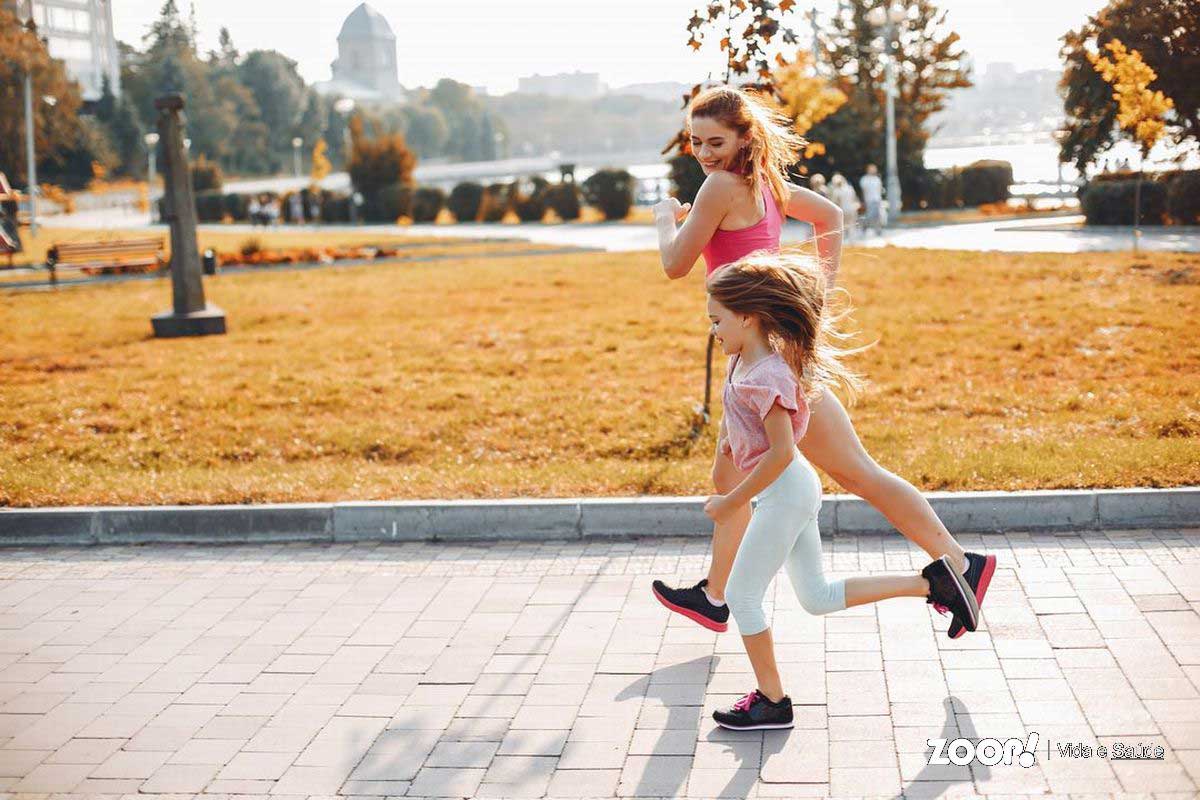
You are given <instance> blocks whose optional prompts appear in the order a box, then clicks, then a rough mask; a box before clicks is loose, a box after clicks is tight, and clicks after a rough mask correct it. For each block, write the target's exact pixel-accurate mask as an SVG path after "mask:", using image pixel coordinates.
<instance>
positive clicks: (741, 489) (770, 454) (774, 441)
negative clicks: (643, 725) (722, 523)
mask: <svg viewBox="0 0 1200 800" xmlns="http://www.w3.org/2000/svg"><path fill="white" fill-rule="evenodd" d="M763 427H764V428H766V431H767V442H768V443H769V444H770V449H769V450H767V453H766V455H764V456H763V457H762V460H761V461H759V462H758V463H757V464H756V465H755V466H754V469H752V470H750V474H749V475H747V476H746V477H745V478H743V479H742V482H741V483H739V484H738V485H737V488H735V489H734V490H733V491H732V492H730V493H729V494H727V495H725V499H726V501H727V502H728V503H729V504H730V505H732V506H733V507H738V506H744V505H749V504H750V498H752V497H754V496H755V495H757V494H759V493H760V492H761V491H762V490H763V489H766V488H767V487H768V486H770V485H771V484H772V483H774V482H775V479H776V478H778V477H779V476H780V475H782V474H783V471H784V470H785V469H787V467H788V464H791V463H792V459H793V458H794V457H795V449H796V442H795V440H794V439H793V438H792V420H791V418H790V417H789V416H788V412H787V410H786V409H784V407H783V406H781V405H779V404H778V403H776V404H775V405H774V406H772V407H771V410H770V411H768V412H767V416H766V417H764V418H763Z"/></svg>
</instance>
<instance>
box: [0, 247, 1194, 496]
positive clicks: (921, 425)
mask: <svg viewBox="0 0 1200 800" xmlns="http://www.w3.org/2000/svg"><path fill="white" fill-rule="evenodd" d="M1198 275H1200V257H1198V256H1194V255H1144V256H1141V257H1139V258H1136V259H1135V258H1134V257H1132V256H1129V255H1122V254H1089V255H1076V256H1061V255H1002V254H995V253H959V252H941V251H920V250H895V249H885V250H876V251H862V250H849V251H847V254H846V257H845V261H844V265H843V278H844V282H845V285H846V286H847V287H848V288H849V290H850V291H851V292H852V295H853V299H854V302H855V303H856V305H857V307H858V311H857V313H856V323H857V326H858V327H859V328H860V329H861V330H862V334H863V337H864V338H865V339H869V340H876V339H877V340H878V344H877V346H875V347H874V348H872V349H871V350H869V351H868V352H866V353H865V354H863V355H861V356H859V357H858V358H857V360H856V363H857V365H858V366H859V367H860V368H861V370H862V371H863V372H864V373H865V374H866V375H867V376H868V377H869V378H870V379H871V380H872V385H871V387H870V388H869V390H868V392H867V394H866V397H865V398H864V400H863V401H862V402H861V403H860V404H859V406H858V407H857V408H855V409H852V412H851V413H852V416H853V417H854V418H855V420H856V423H857V426H858V429H859V432H860V433H861V435H862V437H863V439H864V441H865V442H866V444H867V446H868V447H869V449H870V450H871V451H872V452H873V453H874V455H875V456H876V457H877V458H878V459H879V460H880V461H881V462H882V463H883V464H885V465H886V466H888V467H890V468H892V469H894V470H896V471H897V472H899V473H900V474H902V475H905V476H907V477H908V478H910V479H911V480H912V481H913V482H914V483H916V484H917V485H918V486H920V487H922V488H925V489H1025V488H1053V487H1097V486H1100V487H1103V486H1172V485H1184V484H1198V483H1200V457H1198V456H1200V448H1198V447H1197V442H1198V441H1200V412H1198V410H1197V407H1196V398H1197V397H1198V396H1200V334H1198V333H1197V326H1196V325H1195V320H1196V318H1197V311H1198V310H1200V285H1197V276H1198ZM207 291H208V293H209V297H210V298H211V299H212V300H213V301H214V302H216V303H217V304H219V305H221V306H222V307H223V308H225V310H226V311H227V313H228V315H229V327H230V332H229V334H228V335H227V336H224V337H213V338H206V339H186V340H163V341H159V340H155V339H153V338H151V337H150V324H149V317H150V316H151V315H152V314H154V313H156V312H158V311H161V310H162V309H164V308H166V307H167V305H168V304H169V287H168V285H167V284H166V283H165V282H159V281H155V282H136V283H125V284H120V285H113V286H107V287H103V288H88V289H79V290H72V291H63V292H58V293H41V294H24V295H6V296H0V318H2V319H3V320H4V324H3V325H2V326H0V374H2V375H3V379H2V380H0V445H2V446H0V503H4V504H9V505H21V506H23V505H58V504H78V503H105V504H107V503H167V502H180V503H199V502H251V501H301V500H314V501H315V500H332V499H349V498H377V499H383V498H419V497H426V498H428V497H443V498H444V497H506V496H581V495H586V496H596V495H630V494H639V493H670V494H674V493H680V494H691V493H701V492H705V491H707V489H708V485H709V483H708V472H709V459H710V454H711V451H712V447H713V430H712V429H710V430H709V431H708V432H707V433H706V434H705V435H704V436H703V437H701V439H700V440H699V441H698V442H696V443H694V444H692V443H690V442H689V438H688V432H689V427H690V423H691V409H692V408H693V406H694V405H695V404H696V403H697V402H698V400H699V398H700V396H701V391H702V385H701V384H702V377H703V363H702V354H703V347H704V341H705V331H706V319H705V317H704V312H703V288H702V277H701V276H700V274H699V271H697V272H696V273H695V274H693V275H692V276H690V277H689V278H688V279H686V280H684V281H681V282H676V283H672V282H669V281H667V280H666V279H665V278H664V277H663V276H662V274H661V270H660V269H659V267H658V264H657V257H656V256H655V255H653V254H650V253H638V254H582V255H572V256H569V257H556V256H551V257H540V258H534V257H514V258H511V259H508V258H506V259H496V260H482V259H474V260H472V259H469V258H464V259H462V260H461V261H459V260H454V261H449V262H440V263H431V264H410V265H383V264H377V265H372V266H367V267H361V268H353V267H352V268H347V269H339V270H316V271H306V272H281V273H260V274H243V275H223V276H218V277H217V278H215V279H209V280H208V282H207ZM721 371H722V369H721V368H720V367H718V380H719V377H720V375H719V373H720V372H721ZM829 488H833V487H832V486H831V485H829Z"/></svg>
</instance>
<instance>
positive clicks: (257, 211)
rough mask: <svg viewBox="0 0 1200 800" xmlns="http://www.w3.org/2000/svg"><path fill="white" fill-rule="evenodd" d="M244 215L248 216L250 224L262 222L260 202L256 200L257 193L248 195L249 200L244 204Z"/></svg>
mask: <svg viewBox="0 0 1200 800" xmlns="http://www.w3.org/2000/svg"><path fill="white" fill-rule="evenodd" d="M246 216H248V217H250V224H251V225H261V224H262V203H260V202H259V201H258V195H256V194H252V195H250V202H249V203H247V204H246Z"/></svg>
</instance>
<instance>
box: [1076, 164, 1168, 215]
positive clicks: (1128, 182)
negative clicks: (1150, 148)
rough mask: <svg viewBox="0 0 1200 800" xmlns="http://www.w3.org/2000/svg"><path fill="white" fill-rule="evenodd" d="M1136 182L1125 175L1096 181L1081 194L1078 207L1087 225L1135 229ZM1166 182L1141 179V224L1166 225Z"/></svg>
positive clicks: (1154, 178) (1147, 177)
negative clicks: (1119, 226) (1129, 226)
mask: <svg viewBox="0 0 1200 800" xmlns="http://www.w3.org/2000/svg"><path fill="white" fill-rule="evenodd" d="M1136 187H1137V178H1136V177H1129V176H1125V175H1122V176H1120V177H1115V178H1110V177H1105V178H1103V179H1101V180H1093V181H1091V182H1090V183H1088V184H1087V185H1086V186H1084V187H1083V188H1081V189H1080V190H1079V205H1080V207H1081V208H1082V209H1083V215H1084V217H1085V219H1086V220H1087V224H1088V225H1132V224H1133V214H1134V211H1133V207H1134V193H1135V191H1136ZM1166 210H1167V181H1166V180H1162V179H1160V178H1159V177H1158V176H1153V175H1150V176H1146V177H1144V178H1142V202H1141V215H1140V218H1141V224H1142V225H1162V224H1163V223H1165V222H1166Z"/></svg>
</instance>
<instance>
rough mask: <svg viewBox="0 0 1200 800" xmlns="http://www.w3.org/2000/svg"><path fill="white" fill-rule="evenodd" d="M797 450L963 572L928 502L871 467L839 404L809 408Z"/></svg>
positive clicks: (829, 396) (829, 398)
mask: <svg viewBox="0 0 1200 800" xmlns="http://www.w3.org/2000/svg"><path fill="white" fill-rule="evenodd" d="M800 450H801V452H803V453H804V456H805V458H807V459H808V460H809V461H810V462H812V463H813V464H814V465H816V466H817V467H819V468H820V469H822V470H824V471H825V472H826V473H828V475H829V477H831V478H833V479H834V480H835V481H837V483H838V484H839V485H840V486H842V487H843V488H845V489H846V490H847V491H849V492H852V493H854V494H856V495H858V496H859V497H861V498H862V499H863V500H866V501H867V502H868V503H870V504H871V505H872V506H874V507H875V508H876V509H877V510H878V511H879V513H881V514H883V515H884V516H885V517H887V519H888V521H889V522H891V523H892V525H894V526H896V530H898V531H900V533H902V534H904V536H905V537H906V538H908V539H909V540H911V541H913V542H915V543H916V544H917V546H918V547H920V548H921V549H922V550H924V551H925V552H926V553H928V554H929V555H930V557H931V558H940V557H941V556H949V557H950V560H951V561H952V562H953V563H954V564H955V566H957V567H959V568H960V569H962V570H964V571H965V570H966V569H967V558H966V553H965V552H964V551H963V549H962V547H961V546H960V545H959V543H958V542H956V541H955V540H954V537H953V536H951V535H950V532H949V531H947V530H946V526H945V525H943V524H942V521H941V520H940V519H938V516H937V514H935V513H934V511H933V508H932V507H931V506H930V505H929V501H928V500H926V499H925V497H924V496H923V495H922V494H921V493H920V492H919V491H917V489H916V487H914V486H913V485H912V484H911V483H909V482H908V481H906V480H904V479H903V478H901V477H899V476H898V475H895V474H893V473H891V472H888V471H887V470H886V469H884V468H883V467H881V466H879V464H877V463H875V460H874V459H873V458H871V456H870V455H869V454H868V453H867V451H866V449H865V448H863V446H862V442H861V441H859V438H858V434H857V433H855V431H854V425H853V424H852V423H851V422H850V416H849V415H848V414H847V413H846V409H845V408H844V407H843V406H842V403H841V401H840V400H838V398H837V395H835V394H834V393H833V392H831V391H829V390H828V389H825V390H824V392H823V394H822V396H821V398H820V399H819V400H818V401H817V402H816V403H814V404H813V405H812V416H811V417H810V418H809V422H808V432H807V433H806V434H805V435H804V439H803V440H802V441H801V442H800ZM714 552H715V551H714Z"/></svg>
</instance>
